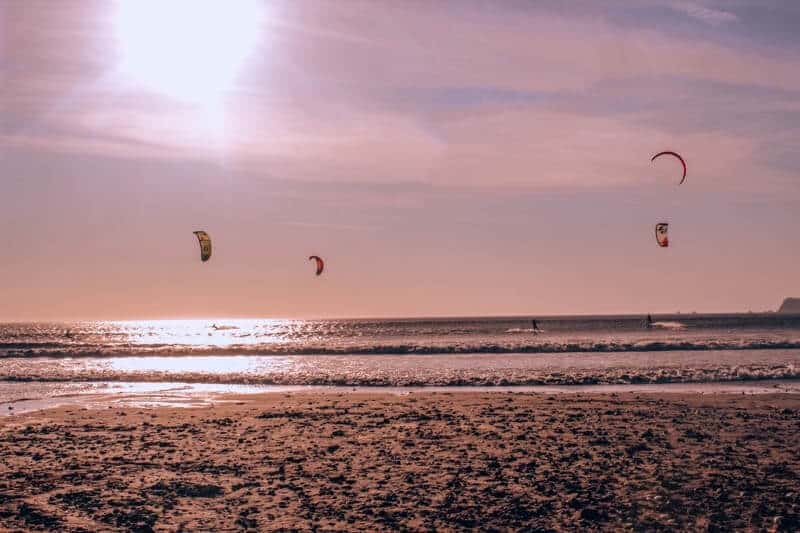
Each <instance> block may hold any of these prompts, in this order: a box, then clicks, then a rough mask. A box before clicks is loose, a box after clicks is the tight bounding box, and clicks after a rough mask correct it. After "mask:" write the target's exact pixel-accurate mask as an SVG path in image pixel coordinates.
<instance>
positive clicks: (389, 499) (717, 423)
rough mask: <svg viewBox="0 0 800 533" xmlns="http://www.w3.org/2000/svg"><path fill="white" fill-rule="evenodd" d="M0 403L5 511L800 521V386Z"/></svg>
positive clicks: (87, 525) (675, 525) (549, 524)
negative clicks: (12, 411)
mask: <svg viewBox="0 0 800 533" xmlns="http://www.w3.org/2000/svg"><path fill="white" fill-rule="evenodd" d="M226 400H229V401H226V402H224V403H213V404H212V405H206V406H203V407H198V408H196V409H183V408H176V407H153V408H142V407H141V406H126V405H107V406H105V408H102V409H85V408H83V407H82V406H80V405H78V406H76V405H72V406H67V407H60V408H53V409H49V410H43V411H38V412H30V413H26V414H22V415H20V416H13V417H4V418H0V453H2V454H3V457H4V458H5V460H4V462H3V463H2V465H0V488H2V494H3V497H2V498H0V524H1V525H2V526H3V527H6V528H8V529H31V528H34V529H36V528H46V529H57V530H61V531H87V530H90V531H92V530H94V531H96V530H109V529H123V530H137V531H153V530H155V529H159V530H161V529H164V530H180V529H183V530H200V529H216V530H240V529H251V530H269V531H272V530H286V529H301V530H312V529H317V530H333V529H336V530H342V529H347V530H365V531H386V530H397V529H411V530H427V529H442V530H444V529H448V530H449V529H475V528H479V529H516V530H553V529H554V530H560V529H602V530H615V531H619V530H623V531H626V530H655V529H673V530H697V529H703V530H705V529H710V530H726V531H730V530H742V529H755V530H761V529H764V530H778V531H791V530H797V528H798V527H800V491H798V486H799V483H800V476H799V475H798V472H800V442H798V440H797V438H796V435H797V430H798V423H799V422H798V421H799V420H800V394H798V393H773V394H744V395H742V394H741V393H739V394H698V393H680V392H675V393H651V394H640V393H638V392H620V393H606V394H588V393H587V394H583V393H582V394H536V393H530V392H522V393H509V392H493V393H478V392H463V393H458V392H451V391H446V392H432V391H428V392H420V393H416V392H414V393H410V394H390V393H385V392H374V391H373V392H358V391H357V392H352V391H350V392H349V393H347V392H344V391H337V392H335V393H330V392H323V393H320V392H312V391H309V392H304V393H286V392H283V393H279V394H274V393H273V394H260V395H244V396H237V395H235V394H229V395H227V396H226Z"/></svg>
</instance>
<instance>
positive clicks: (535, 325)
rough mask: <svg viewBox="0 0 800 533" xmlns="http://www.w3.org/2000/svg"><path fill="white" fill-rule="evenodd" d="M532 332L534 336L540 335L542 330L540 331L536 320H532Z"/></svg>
mask: <svg viewBox="0 0 800 533" xmlns="http://www.w3.org/2000/svg"><path fill="white" fill-rule="evenodd" d="M531 330H532V331H533V334H534V335H536V334H537V333H539V331H540V330H539V326H538V325H537V324H536V320H531Z"/></svg>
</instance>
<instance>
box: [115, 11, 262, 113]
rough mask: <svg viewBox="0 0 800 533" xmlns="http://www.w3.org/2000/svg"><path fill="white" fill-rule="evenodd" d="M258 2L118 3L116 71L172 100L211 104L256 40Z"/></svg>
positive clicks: (258, 18) (226, 87)
mask: <svg viewBox="0 0 800 533" xmlns="http://www.w3.org/2000/svg"><path fill="white" fill-rule="evenodd" d="M262 7H263V5H262V3H261V2H259V1H258V0H235V1H230V2H225V1H222V0H166V1H165V0H120V1H119V2H118V4H117V12H116V18H115V28H114V29H115V34H116V37H117V40H118V43H119V47H120V70H121V72H122V74H123V75H124V76H126V77H127V78H129V79H130V80H131V81H133V82H134V83H138V84H141V85H142V86H143V87H145V88H146V89H147V90H150V91H153V92H156V93H159V94H162V95H165V96H168V97H170V98H173V99H175V100H179V101H182V102H186V103H192V104H197V105H201V106H207V105H216V102H218V101H219V100H220V98H221V97H222V95H223V94H224V93H225V92H226V91H227V90H229V89H230V88H231V86H232V84H233V82H234V80H235V78H236V76H237V75H238V74H239V72H240V70H241V68H242V66H243V64H244V62H245V60H246V59H247V57H248V55H250V54H251V53H252V52H253V50H254V48H255V45H256V42H257V40H258V38H259V26H260V22H261V20H262V15H263V13H262Z"/></svg>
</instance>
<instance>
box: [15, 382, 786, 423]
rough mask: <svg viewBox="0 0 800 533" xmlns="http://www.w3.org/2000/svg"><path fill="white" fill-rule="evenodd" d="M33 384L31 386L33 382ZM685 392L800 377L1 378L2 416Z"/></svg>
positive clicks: (781, 389) (770, 389)
mask: <svg viewBox="0 0 800 533" xmlns="http://www.w3.org/2000/svg"><path fill="white" fill-rule="evenodd" d="M32 385H35V388H34V387H33V386H32ZM308 393H313V394H321V395H324V394H334V395H338V394H390V395H407V394H428V393H448V394H475V393H482V394H501V393H518V394H534V395H536V394H540V395H542V394H548V395H609V394H647V395H662V394H686V395H699V396H703V395H717V394H723V395H732V394H738V395H763V394H800V380H762V381H736V382H706V383H662V384H614V385H530V386H526V385H522V386H502V385H500V386H470V385H463V386H461V385H453V386H422V387H413V386H412V387H387V386H334V385H245V384H225V383H188V382H177V381H176V382H125V381H109V382H81V381H74V382H36V383H35V384H32V383H30V382H0V418H3V417H8V416H15V415H21V414H25V413H31V412H35V411H43V410H48V409H52V408H58V407H64V406H76V407H80V408H87V409H105V408H112V407H144V408H160V407H187V408H198V407H208V406H212V405H214V404H220V403H226V402H229V401H232V400H231V398H235V399H236V400H239V401H258V399H259V398H260V397H261V396H263V395H274V394H308Z"/></svg>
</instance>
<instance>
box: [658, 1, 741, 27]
mask: <svg viewBox="0 0 800 533" xmlns="http://www.w3.org/2000/svg"><path fill="white" fill-rule="evenodd" d="M670 7H671V8H672V9H674V10H675V11H678V12H681V13H685V14H686V15H689V16H690V17H692V18H695V19H698V20H701V21H703V22H705V23H706V24H711V25H712V26H719V25H721V24H729V23H731V22H737V21H738V20H739V17H737V16H736V15H735V14H734V13H731V12H730V11H723V10H721V9H714V8H711V7H706V6H702V5H700V4H697V3H695V2H678V3H675V4H672V5H671V6H670Z"/></svg>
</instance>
